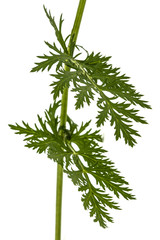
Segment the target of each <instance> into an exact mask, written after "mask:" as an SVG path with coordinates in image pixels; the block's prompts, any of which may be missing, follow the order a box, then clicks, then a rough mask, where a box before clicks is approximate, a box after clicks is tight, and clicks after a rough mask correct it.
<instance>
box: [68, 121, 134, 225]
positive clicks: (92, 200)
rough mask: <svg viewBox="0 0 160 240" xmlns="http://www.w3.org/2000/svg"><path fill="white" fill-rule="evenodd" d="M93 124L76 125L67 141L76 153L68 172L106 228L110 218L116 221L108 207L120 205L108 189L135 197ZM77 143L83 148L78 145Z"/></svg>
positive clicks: (98, 219)
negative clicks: (107, 153)
mask: <svg viewBox="0 0 160 240" xmlns="http://www.w3.org/2000/svg"><path fill="white" fill-rule="evenodd" d="M89 124H90V121H89V122H87V123H85V124H84V123H82V125H81V127H80V128H79V129H78V128H75V131H74V132H73V134H72V136H71V139H70V140H67V141H66V144H67V145H68V147H69V148H70V150H71V152H72V153H70V160H69V161H70V164H68V165H67V167H66V168H64V172H65V173H67V175H68V177H69V178H70V179H71V180H72V182H73V183H74V184H75V185H76V186H78V190H79V191H81V192H82V202H83V205H84V208H85V209H86V210H87V209H88V210H89V211H90V216H91V217H94V221H96V222H97V221H98V222H99V224H100V226H102V227H104V228H105V227H106V226H107V221H109V222H113V219H112V217H110V214H109V212H108V208H114V209H117V210H119V209H120V207H119V206H118V204H117V203H116V202H114V200H113V197H111V196H110V195H109V194H108V193H106V190H110V191H112V192H113V193H114V194H115V195H116V196H117V197H118V198H119V196H120V195H121V196H123V197H124V198H125V199H127V200H128V199H135V197H134V196H133V195H132V194H131V193H130V192H131V189H130V188H128V186H127V185H128V182H127V181H126V180H125V179H124V177H122V176H121V175H120V172H119V171H118V170H117V169H116V168H115V167H114V164H113V162H111V161H110V160H109V159H108V158H106V156H105V154H106V150H104V149H103V148H102V147H100V146H99V142H102V137H101V135H100V134H99V131H95V132H92V130H91V129H88V126H89ZM73 143H74V144H76V145H77V147H78V149H79V150H75V149H74V147H73ZM75 167H76V169H75ZM91 176H92V178H91ZM93 178H94V179H95V182H94V181H93ZM95 184H96V186H95Z"/></svg>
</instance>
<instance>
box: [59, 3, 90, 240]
mask: <svg viewBox="0 0 160 240" xmlns="http://www.w3.org/2000/svg"><path fill="white" fill-rule="evenodd" d="M85 4H86V0H80V1H79V6H78V9H77V14H76V18H75V21H74V25H73V29H72V32H71V37H70V42H69V45H68V52H69V54H71V52H70V45H71V41H73V42H74V43H76V40H77V36H78V32H79V28H80V24H81V20H82V15H83V11H84V7H85ZM72 53H73V50H72ZM65 70H66V71H70V69H69V67H67V66H65ZM67 104H68V88H67V87H66V88H65V89H64V91H63V94H62V101H61V116H60V127H62V128H63V127H65V125H66V121H67ZM61 134H62V133H61ZM62 186H63V168H62V166H61V165H60V164H58V166H57V191H56V222H55V240H60V239H61V209H62Z"/></svg>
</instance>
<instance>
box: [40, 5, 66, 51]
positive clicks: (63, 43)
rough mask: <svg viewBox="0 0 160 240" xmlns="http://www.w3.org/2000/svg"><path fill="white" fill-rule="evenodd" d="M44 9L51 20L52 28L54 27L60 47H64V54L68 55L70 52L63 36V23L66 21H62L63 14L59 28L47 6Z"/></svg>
mask: <svg viewBox="0 0 160 240" xmlns="http://www.w3.org/2000/svg"><path fill="white" fill-rule="evenodd" d="M43 7H44V11H45V13H46V16H47V17H48V19H49V21H50V23H51V25H52V27H53V28H54V30H55V34H56V37H57V40H58V42H59V43H60V45H61V46H62V48H63V50H64V52H65V53H67V52H68V51H67V47H66V44H65V41H64V39H63V36H62V23H63V21H64V20H63V19H62V14H61V16H60V20H59V28H58V27H57V25H56V23H55V20H54V17H52V15H51V12H50V11H49V12H48V11H47V9H46V7H45V6H43Z"/></svg>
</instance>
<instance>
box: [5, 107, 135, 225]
mask: <svg viewBox="0 0 160 240" xmlns="http://www.w3.org/2000/svg"><path fill="white" fill-rule="evenodd" d="M59 106H60V102H57V103H56V102H55V103H54V104H53V105H51V106H50V108H49V110H48V111H45V120H43V119H42V118H41V117H40V116H39V115H38V122H39V127H38V126H37V124H35V126H34V128H32V127H30V126H29V124H28V123H25V122H24V121H23V122H22V124H23V125H22V126H20V125H19V124H15V125H9V126H10V128H11V129H13V130H15V131H16V134H20V135H22V134H23V135H24V136H25V138H24V141H25V142H26V145H25V146H26V147H28V148H32V149H36V150H37V152H38V153H42V152H46V151H47V155H48V157H49V158H50V159H52V160H53V161H55V162H57V163H59V164H61V165H62V166H63V169H64V172H65V173H66V174H67V175H68V177H69V178H70V179H71V180H72V182H73V183H74V185H76V186H78V190H79V191H81V192H82V202H83V206H84V208H85V209H88V210H89V211H90V216H92V217H94V221H96V222H97V221H98V222H99V224H100V225H101V226H102V227H106V226H107V225H106V222H107V221H110V222H113V219H112V217H110V215H109V212H108V208H114V209H120V207H119V206H118V203H116V202H115V201H114V200H113V197H112V196H111V195H109V193H106V190H109V191H111V192H113V193H114V194H115V195H116V196H117V197H118V198H119V196H120V195H121V196H123V197H124V198H126V199H135V197H134V196H133V195H132V194H131V189H129V188H128V182H127V181H126V180H125V179H124V177H122V176H121V175H120V172H119V171H118V170H117V169H116V168H115V167H114V164H113V162H112V161H110V160H109V159H108V158H107V157H106V152H107V151H106V150H104V149H103V148H102V147H101V146H99V143H101V142H102V136H101V135H100V133H99V131H98V130H97V131H95V132H93V131H92V130H91V129H89V128H88V127H89V124H90V121H89V122H87V123H85V124H84V123H82V124H81V126H80V127H79V128H78V126H77V124H75V123H74V122H73V121H72V120H71V119H70V118H69V117H68V119H67V121H68V124H69V129H61V128H60V126H59V121H58V116H56V115H55V112H56V109H57V108H58V107H59ZM59 131H63V133H64V134H63V141H62V138H61V136H60V134H59ZM75 146H76V148H78V150H75ZM91 176H92V177H91ZM93 179H94V180H93Z"/></svg>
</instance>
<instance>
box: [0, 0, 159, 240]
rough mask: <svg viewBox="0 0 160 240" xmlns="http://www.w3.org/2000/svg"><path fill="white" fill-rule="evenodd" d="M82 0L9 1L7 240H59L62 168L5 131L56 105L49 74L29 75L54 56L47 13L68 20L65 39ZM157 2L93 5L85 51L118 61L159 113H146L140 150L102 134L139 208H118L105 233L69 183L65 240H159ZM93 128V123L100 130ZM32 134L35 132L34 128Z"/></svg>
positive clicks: (2, 179)
mask: <svg viewBox="0 0 160 240" xmlns="http://www.w3.org/2000/svg"><path fill="white" fill-rule="evenodd" d="M78 2H79V1H78V0H67V1H66V0H46V1H41V0H34V1H33V0H28V1H20V0H14V1H11V0H8V1H2V2H1V9H0V24H1V26H0V29H1V30H0V31H1V37H0V41H1V43H0V48H1V49H0V54H1V56H0V57H1V59H0V61H1V64H0V66H1V71H0V73H1V88H0V104H1V105H0V106H1V111H0V113H1V124H0V133H1V134H0V146H1V155H0V239H1V240H12V239H16V240H22V239H23V240H37V239H38V240H53V239H54V215H55V186H56V164H55V163H53V162H52V161H51V160H49V159H47V157H46V155H45V154H44V155H43V154H42V155H38V154H37V153H36V152H34V151H32V150H30V149H27V148H24V142H23V141H22V139H23V138H22V137H21V136H18V135H15V134H14V133H13V131H11V130H10V129H9V127H8V125H7V124H8V123H12V124H14V123H15V122H18V123H21V120H25V121H26V122H29V123H30V124H31V125H32V124H33V123H34V122H36V120H37V117H36V115H37V113H38V114H40V115H42V116H43V111H44V109H47V108H48V106H49V104H50V103H51V102H52V97H51V95H50V91H51V88H50V87H49V84H50V83H51V81H52V79H51V77H50V76H49V74H48V73H47V71H46V72H44V73H30V70H31V68H32V67H33V66H34V64H33V63H34V62H35V61H36V60H37V59H36V56H37V55H42V54H43V53H47V51H48V49H47V48H46V46H45V44H44V40H46V41H49V42H51V43H52V42H53V41H54V40H55V37H54V31H53V29H52V27H51V25H50V24H49V22H48V20H47V18H46V16H45V14H44V11H43V7H42V6H43V4H44V3H45V5H46V7H47V8H48V9H51V10H52V13H53V15H55V17H56V19H57V20H58V19H59V15H60V13H63V17H64V19H65V22H64V26H63V30H64V31H63V32H64V35H65V36H66V35H68V34H69V33H70V30H71V28H72V24H73V21H74V17H75V12H76V9H77V6H78ZM159 12H160V10H159V0H134V1H132V0H130V1H128V0H112V1H109V0H99V1H96V0H88V1H87V4H86V8H85V12H84V16H83V21H82V24H81V28H80V33H79V36H78V44H80V45H83V46H84V47H85V48H86V49H88V51H90V52H91V51H92V50H94V51H95V52H99V51H100V52H102V53H103V54H104V55H109V56H112V59H111V62H112V64H113V66H115V67H121V72H122V73H126V74H127V75H128V76H131V82H132V83H133V84H134V85H135V86H136V88H137V89H138V91H140V92H142V93H143V94H144V95H145V99H147V100H149V102H150V104H151V106H152V108H153V110H143V109H142V110H141V115H143V116H145V117H146V119H147V120H148V122H149V125H145V126H142V125H135V127H136V128H137V129H138V130H139V131H140V133H141V135H142V138H139V139H137V141H138V144H137V145H136V146H135V147H134V148H130V147H128V146H126V145H125V144H124V142H123V140H120V141H118V142H116V141H115V140H114V136H113V133H114V132H113V129H112V128H111V127H110V126H109V124H106V125H105V126H104V128H103V129H102V133H103V134H104V137H105V142H104V147H105V148H106V149H107V150H108V156H109V157H110V158H111V159H112V160H113V161H114V162H115V165H116V167H117V168H118V169H119V170H120V171H121V173H122V175H124V176H125V177H126V179H127V180H128V181H129V183H130V187H131V188H132V189H133V192H134V194H135V195H136V197H137V200H136V201H126V200H123V199H120V200H119V203H120V206H121V208H122V209H123V210H122V211H117V210H109V211H110V213H111V215H112V216H113V218H114V221H115V223H114V224H108V226H109V228H107V229H102V228H100V227H99V225H98V223H94V222H93V221H92V218H90V217H89V213H88V212H87V211H85V210H84V209H83V206H82V203H81V200H80V198H81V194H80V193H78V191H77V189H76V187H75V186H74V185H73V184H72V182H70V180H69V179H68V178H67V177H66V176H64V190H63V222H62V240H75V239H76V240H82V239H84V240H87V239H92V240H97V239H101V240H105V239H112V240H117V238H118V239H123V240H128V239H129V240H135V239H154V240H158V239H160V233H159V215H160V208H159V202H160V196H159V182H160V177H159V160H160V157H159V148H160V146H159V135H160V127H159V121H160V98H159V92H160V90H159V82H160V74H159V69H160V67H159V63H160V14H159ZM95 110H96V109H95V107H94V105H93V107H91V110H89V108H86V109H85V110H82V111H76V112H74V100H73V98H72V97H70V101H69V108H68V111H69V114H70V116H71V117H72V118H73V119H74V120H75V121H77V122H78V123H80V122H81V121H82V120H88V119H90V118H93V119H94V118H95V116H96V113H95ZM93 122H94V121H93ZM32 126H33V125H32Z"/></svg>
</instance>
